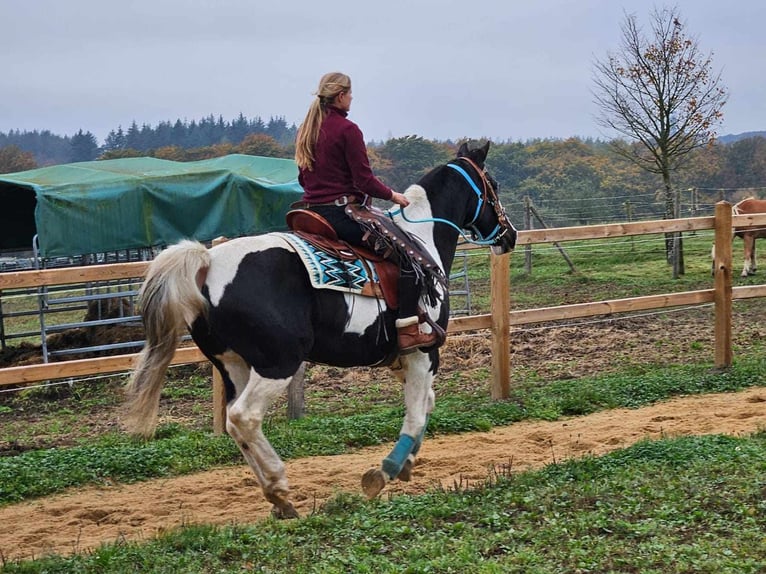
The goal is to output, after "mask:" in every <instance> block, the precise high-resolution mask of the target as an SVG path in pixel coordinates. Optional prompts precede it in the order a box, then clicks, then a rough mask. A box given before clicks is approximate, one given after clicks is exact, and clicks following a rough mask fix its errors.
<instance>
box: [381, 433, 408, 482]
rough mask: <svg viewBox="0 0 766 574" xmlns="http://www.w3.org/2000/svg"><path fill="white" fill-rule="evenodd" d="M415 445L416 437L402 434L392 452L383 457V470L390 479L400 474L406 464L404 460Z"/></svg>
mask: <svg viewBox="0 0 766 574" xmlns="http://www.w3.org/2000/svg"><path fill="white" fill-rule="evenodd" d="M414 446H415V439H414V438H412V437H411V436H410V435H406V434H400V435H399V440H398V441H396V444H395V445H394V449H393V450H392V451H391V453H390V454H389V455H388V456H387V457H386V458H384V459H383V465H382V467H383V472H385V473H386V474H387V475H388V477H389V478H390V479H392V480H393V479H394V478H396V477H397V476H399V472H400V471H401V470H402V467H403V466H404V461H406V460H407V457H408V456H409V455H410V453H411V452H412V449H413V447H414Z"/></svg>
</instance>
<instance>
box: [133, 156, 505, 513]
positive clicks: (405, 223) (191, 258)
mask: <svg viewBox="0 0 766 574" xmlns="http://www.w3.org/2000/svg"><path fill="white" fill-rule="evenodd" d="M488 151H489V142H487V144H486V145H484V146H482V147H479V148H475V149H469V148H468V147H467V146H466V145H465V144H463V145H462V146H461V147H460V149H459V150H458V153H457V157H456V158H455V159H454V160H452V161H450V162H449V163H447V164H444V165H441V166H439V167H436V168H435V169H433V170H431V171H430V172H429V173H428V174H426V175H425V176H424V177H423V178H422V179H421V180H420V181H419V182H418V183H417V184H415V185H411V186H410V187H409V188H408V189H407V190H406V191H405V195H406V196H407V198H408V199H409V201H410V205H409V206H407V207H406V208H404V209H396V210H392V211H389V212H388V213H389V215H390V217H391V218H392V219H393V220H394V222H395V223H396V224H397V225H398V226H399V227H400V228H402V229H403V230H405V231H407V232H408V233H410V234H411V235H414V236H416V237H417V238H419V239H420V241H422V243H423V246H424V248H425V249H426V251H427V252H428V254H429V255H430V256H431V257H432V258H433V259H434V260H435V261H436V262H437V263H438V265H439V266H440V268H441V272H442V273H443V275H444V276H445V277H448V276H449V272H450V267H451V266H452V262H453V259H454V256H455V249H456V245H457V241H458V238H459V237H460V236H461V235H462V236H463V237H466V238H467V236H466V233H465V232H464V231H463V230H469V231H470V234H471V236H472V237H473V239H474V242H476V243H480V244H483V245H488V246H490V247H491V249H492V250H493V252H495V253H496V254H502V253H507V252H509V251H512V250H513V247H514V246H515V243H516V229H515V228H514V227H513V225H512V224H511V223H510V221H509V220H508V219H507V217H506V215H505V211H504V210H503V207H502V205H501V204H500V201H499V200H498V197H497V184H496V182H495V181H494V180H493V179H492V178H491V177H490V176H489V175H488V174H487V173H486V171H485V169H484V162H485V160H486V157H487V152H488ZM283 236H284V234H280V233H268V234H264V235H258V236H251V237H241V238H238V239H233V240H231V241H228V242H225V243H221V244H220V245H217V246H216V247H213V248H211V249H209V250H208V249H207V248H205V246H204V245H202V244H201V243H198V242H195V241H190V240H184V241H181V242H180V243H178V244H176V245H173V246H171V247H169V248H168V249H166V250H164V251H163V252H161V253H160V254H159V256H158V257H157V258H156V259H155V260H154V261H153V262H152V263H151V265H150V266H149V269H148V271H147V276H146V279H145V281H144V283H143V285H142V287H141V292H140V301H141V307H142V318H143V321H144V326H145V331H146V343H145V346H144V348H143V350H142V351H141V353H140V356H139V359H138V363H137V365H136V369H135V371H134V373H133V375H132V377H131V379H130V381H129V382H128V385H127V388H126V394H127V399H128V406H129V409H128V414H127V416H126V421H125V422H126V425H127V427H128V429H129V430H130V431H131V432H132V433H134V434H137V435H140V436H144V437H149V436H151V435H152V434H153V433H154V430H155V427H156V423H157V411H158V405H159V398H160V391H161V390H162V386H163V384H164V382H165V372H166V370H167V367H168V365H169V364H170V361H171V359H172V357H173V354H174V351H175V349H176V347H177V346H178V343H179V341H180V338H181V336H182V335H183V333H184V332H185V331H186V330H187V329H188V331H189V332H190V333H191V336H192V339H193V340H194V342H195V343H196V344H197V346H198V347H199V348H200V349H201V351H202V352H203V353H204V354H205V356H206V357H207V358H208V359H209V360H210V361H211V362H212V363H213V365H214V366H215V368H217V369H218V370H219V371H220V373H221V375H222V378H223V381H224V387H225V393H226V430H227V432H228V433H229V435H230V436H231V437H232V438H233V439H234V440H235V441H236V443H237V445H238V447H239V449H240V451H241V452H242V455H243V456H244V458H245V460H246V461H247V463H248V465H249V466H250V468H251V469H252V470H253V472H254V473H255V476H256V478H257V479H258V483H259V484H260V486H261V489H262V490H263V493H264V495H265V497H266V499H267V500H268V501H269V502H271V503H272V505H273V507H272V513H273V515H274V516H276V517H279V518H291V517H296V516H297V515H298V514H297V512H296V510H295V508H294V507H293V505H292V503H291V502H290V498H289V494H290V490H289V487H288V481H287V477H286V473H285V466H284V463H283V462H282V460H281V459H280V457H279V455H278V454H277V453H276V451H275V450H274V449H273V447H272V446H271V444H270V443H269V441H268V440H267V438H266V436H265V435H264V434H263V431H262V423H263V419H264V416H265V413H266V411H267V409H268V407H269V405H270V404H271V403H272V402H273V400H274V399H275V398H276V397H278V396H279V395H280V394H281V393H282V392H284V390H285V389H286V387H287V386H288V384H289V382H290V380H291V378H292V376H293V375H294V374H295V373H296V372H297V371H298V369H299V367H300V366H301V363H303V362H304V361H310V362H315V363H323V364H327V365H334V366H339V367H352V366H391V365H394V364H396V366H397V368H396V369H395V372H396V373H397V376H398V377H399V378H400V380H402V382H403V384H404V400H405V406H406V412H405V416H404V422H403V424H402V428H401V433H400V435H399V439H398V441H397V442H396V444H395V446H394V448H393V450H392V451H391V453H390V454H389V455H388V456H387V457H386V458H385V459H384V460H383V462H382V464H381V466H380V467H379V468H372V469H370V470H368V471H367V472H366V473H365V474H364V476H363V477H362V488H363V491H364V493H365V494H366V495H367V497H368V498H373V497H375V496H377V495H378V494H379V493H380V491H381V490H382V489H383V488H384V487H385V485H386V483H388V482H389V481H391V480H393V479H396V478H399V479H401V480H409V478H410V473H411V469H412V467H413V465H414V461H415V455H417V453H418V450H419V449H420V446H421V443H422V441H423V437H424V434H425V430H426V425H427V420H428V415H429V413H430V412H431V411H432V409H433V406H434V392H433V390H432V381H433V378H434V375H435V374H436V372H437V369H438V366H439V351H438V349H437V348H428V349H419V350H417V351H415V352H412V353H408V354H402V355H401V356H400V354H399V351H398V343H397V334H396V333H397V331H396V327H395V324H394V323H395V320H396V311H395V310H394V309H391V308H387V307H386V304H385V302H384V301H383V300H379V299H376V298H374V297H364V296H360V295H358V294H350V293H344V292H340V291H337V290H329V289H315V288H313V287H312V284H311V283H310V280H309V274H308V272H307V270H306V268H305V267H304V264H303V262H302V260H301V259H300V258H299V256H298V254H297V253H296V251H295V248H294V247H293V246H292V244H291V243H290V242H288V241H286V240H285V239H284V237H283ZM437 289H438V290H439V291H440V297H438V298H436V299H430V298H426V297H424V298H422V299H421V307H422V309H423V310H424V311H425V312H426V313H427V314H428V316H429V318H430V320H431V321H435V322H436V324H438V325H439V326H440V327H442V328H443V329H445V331H446V327H447V321H448V317H449V293H448V292H447V291H446V289H445V288H444V287H442V286H441V285H439V286H438V287H437ZM399 367H401V368H399Z"/></svg>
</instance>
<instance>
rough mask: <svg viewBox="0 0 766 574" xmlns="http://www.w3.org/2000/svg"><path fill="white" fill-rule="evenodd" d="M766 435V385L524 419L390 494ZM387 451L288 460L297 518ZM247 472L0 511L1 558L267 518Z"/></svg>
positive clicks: (432, 465) (469, 438)
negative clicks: (632, 451) (682, 440)
mask: <svg viewBox="0 0 766 574" xmlns="http://www.w3.org/2000/svg"><path fill="white" fill-rule="evenodd" d="M763 428H766V387H757V388H753V389H750V390H747V391H743V392H739V393H725V394H716V395H703V396H693V397H683V398H679V399H675V400H672V401H667V402H663V403H660V404H657V405H654V406H650V407H646V408H642V409H635V410H628V409H616V410H611V411H605V412H600V413H596V414H593V415H589V416H585V417H577V418H571V419H566V420H560V421H555V422H521V423H517V424H514V425H511V426H507V427H500V428H496V429H493V430H491V431H489V432H485V433H470V434H463V435H457V436H440V437H436V438H432V439H430V440H427V441H426V442H425V444H424V445H423V449H422V451H421V458H420V459H419V463H418V465H417V466H416V468H415V472H414V475H413V480H412V482H409V483H401V482H395V483H392V484H391V485H389V486H388V487H387V488H386V490H385V491H384V492H386V493H393V494H396V493H411V494H417V493H423V492H426V491H427V490H428V489H430V488H433V486H434V485H437V484H441V485H444V486H446V487H449V486H452V485H453V483H454V482H462V484H466V481H482V480H484V479H485V478H486V477H487V475H488V470H489V468H490V467H492V466H495V467H503V466H507V465H509V464H511V465H512V469H513V470H515V471H521V470H525V469H529V468H538V467H540V466H543V465H545V464H548V463H550V462H553V461H554V460H556V461H561V460H563V459H566V458H573V457H580V456H583V455H585V454H596V455H598V454H603V453H606V452H609V451H612V450H615V449H619V448H624V447H627V446H629V445H631V444H633V443H635V442H636V441H638V440H641V439H644V438H658V437H660V436H682V435H700V434H729V435H741V434H750V433H752V432H755V431H758V430H760V429H763ZM390 448H391V445H384V446H381V447H375V448H367V449H364V450H360V451H358V452H356V453H353V454H347V455H338V456H322V457H311V458H304V459H298V460H293V461H288V463H287V472H288V478H289V479H290V483H291V486H292V490H293V500H294V501H295V503H296V507H297V508H298V510H299V512H301V514H302V515H306V514H307V513H310V512H311V511H312V510H313V509H314V508H316V507H318V506H320V505H321V504H322V503H323V502H324V501H325V500H326V499H327V498H328V497H330V496H332V495H333V494H334V493H336V492H338V491H347V492H354V493H359V492H360V486H359V483H360V478H361V475H362V473H364V471H365V470H367V469H368V468H369V467H372V466H378V465H379V463H380V460H381V459H382V458H383V457H384V456H385V455H386V454H387V453H388V451H389V450H390ZM269 511H270V506H269V504H268V503H266V501H265V500H264V498H263V495H262V494H261V491H260V489H259V488H258V486H257V484H256V482H255V479H254V478H253V476H252V474H251V472H250V470H249V468H248V467H246V466H238V467H227V468H220V469H216V470H211V471H207V472H200V473H196V474H192V475H188V476H182V477H179V478H171V479H158V480H152V481H149V482H143V483H138V484H132V485H114V486H108V487H89V488H81V489H74V490H71V491H68V492H66V493H63V494H59V495H55V496H49V497H46V498H43V499H39V500H35V501H32V502H25V503H21V504H15V505H12V506H6V507H3V508H0V541H2V546H1V547H0V551H2V553H3V555H4V556H5V558H6V559H8V558H19V557H40V556H41V555H44V554H46V553H58V554H68V553H71V552H73V551H82V550H85V549H89V548H93V547H96V546H98V545H99V544H101V543H103V542H112V541H116V540H131V541H133V540H146V539H149V538H152V537H153V536H155V535H156V534H158V533H160V532H163V531H164V530H167V529H172V528H175V527H177V526H180V525H183V524H190V523H210V524H227V523H250V522H254V521H257V520H261V519H263V518H265V517H267V516H268V515H269Z"/></svg>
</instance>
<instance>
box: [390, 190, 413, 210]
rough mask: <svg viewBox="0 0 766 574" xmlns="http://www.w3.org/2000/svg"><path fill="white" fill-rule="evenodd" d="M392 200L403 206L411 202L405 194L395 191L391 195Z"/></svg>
mask: <svg viewBox="0 0 766 574" xmlns="http://www.w3.org/2000/svg"><path fill="white" fill-rule="evenodd" d="M391 201H393V202H394V203H395V204H396V205H401V206H402V207H407V206H408V205H409V204H410V200H409V199H407V198H406V197H404V194H401V193H397V192H395V191H394V192H393V195H391Z"/></svg>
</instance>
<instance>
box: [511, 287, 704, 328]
mask: <svg viewBox="0 0 766 574" xmlns="http://www.w3.org/2000/svg"><path fill="white" fill-rule="evenodd" d="M712 301H713V290H712V289H703V290H701V291H685V292H683V293H665V294H662V295H645V296H643V297H630V298H627V299H612V300H609V301H597V302H594V303H573V304H571V305H559V306H557V307H543V308H539V309H525V310H520V311H511V325H526V324H529V323H541V322H544V321H560V320H562V319H576V318H581V317H593V316H596V315H611V314H613V313H629V312H632V311H645V310H647V309H663V308H665V307H677V306H680V305H699V304H701V303H711V302H712Z"/></svg>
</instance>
